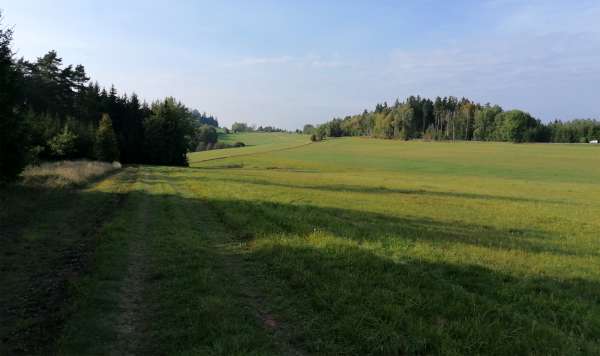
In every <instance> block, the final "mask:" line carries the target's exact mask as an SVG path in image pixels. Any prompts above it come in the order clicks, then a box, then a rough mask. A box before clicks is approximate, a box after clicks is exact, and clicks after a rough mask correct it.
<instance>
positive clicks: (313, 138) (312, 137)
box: [310, 134, 323, 142]
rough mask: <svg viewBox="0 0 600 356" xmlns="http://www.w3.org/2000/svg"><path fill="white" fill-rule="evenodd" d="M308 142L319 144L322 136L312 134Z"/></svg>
mask: <svg viewBox="0 0 600 356" xmlns="http://www.w3.org/2000/svg"><path fill="white" fill-rule="evenodd" d="M310 140H311V141H312V142H319V141H323V136H321V135H319V134H312V135H310Z"/></svg>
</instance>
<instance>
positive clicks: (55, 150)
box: [48, 125, 77, 158]
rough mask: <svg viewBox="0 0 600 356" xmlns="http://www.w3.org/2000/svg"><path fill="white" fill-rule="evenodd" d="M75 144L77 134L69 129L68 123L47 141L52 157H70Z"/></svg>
mask: <svg viewBox="0 0 600 356" xmlns="http://www.w3.org/2000/svg"><path fill="white" fill-rule="evenodd" d="M76 144H77V135H75V133H73V131H71V130H70V129H69V126H68V125H65V128H64V129H63V131H62V132H60V133H59V134H57V135H56V136H54V137H52V138H51V139H50V141H48V147H49V148H50V153H51V155H52V156H53V157H54V158H70V157H73V156H74V155H75V152H76Z"/></svg>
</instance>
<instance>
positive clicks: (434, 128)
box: [303, 96, 600, 143]
mask: <svg viewBox="0 0 600 356" xmlns="http://www.w3.org/2000/svg"><path fill="white" fill-rule="evenodd" d="M303 132H304V133H305V134H311V135H313V137H312V138H313V140H320V139H322V138H324V137H340V136H370V137H378V138H399V139H404V140H408V139H416V138H422V139H427V140H477V141H509V142H570V143H575V142H589V141H590V140H595V139H598V138H600V122H599V121H597V120H572V121H567V122H562V121H555V122H552V123H549V124H544V123H542V122H541V121H540V120H538V119H535V118H533V117H532V116H531V115H529V114H528V113H526V112H523V111H520V110H510V111H504V110H503V109H502V108H501V107H500V106H498V105H490V104H485V105H481V104H479V103H476V102H473V101H471V100H469V99H466V98H462V99H458V98H456V97H452V96H450V97H444V98H440V97H437V98H436V99H435V100H430V99H427V98H421V97H420V96H411V97H409V98H408V99H406V100H405V101H404V102H400V101H399V100H396V102H395V103H394V104H393V105H391V106H389V105H388V104H387V103H383V104H377V105H376V106H375V109H374V110H373V111H367V110H365V111H364V112H363V113H361V114H358V115H353V116H346V117H345V118H343V119H342V118H334V119H333V120H331V121H329V122H327V123H325V124H323V125H319V126H318V127H314V126H312V125H305V127H304V130H303Z"/></svg>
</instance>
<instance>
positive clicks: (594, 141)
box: [590, 140, 598, 144]
mask: <svg viewBox="0 0 600 356" xmlns="http://www.w3.org/2000/svg"><path fill="white" fill-rule="evenodd" d="M590 143H593V144H597V143H598V140H591V141H590Z"/></svg>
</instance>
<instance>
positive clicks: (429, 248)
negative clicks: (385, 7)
mask: <svg viewBox="0 0 600 356" xmlns="http://www.w3.org/2000/svg"><path fill="white" fill-rule="evenodd" d="M228 139H231V140H232V141H243V142H245V143H247V144H251V145H252V146H249V147H246V148H239V149H225V150H220V151H209V152H200V153H194V154H192V155H191V157H190V162H191V167H189V168H167V167H143V166H142V167H126V168H125V169H123V170H122V171H120V172H119V173H116V174H114V175H111V176H109V177H108V178H106V179H104V180H102V181H99V182H95V183H91V184H90V185H89V186H88V187H86V188H84V189H78V190H76V191H68V192H62V191H60V192H57V191H55V190H51V191H47V192H43V194H39V192H37V191H35V192H32V191H31V189H32V188H28V187H19V189H16V188H12V189H11V190H10V191H4V192H2V195H1V196H2V199H3V205H4V203H5V202H7V205H8V204H10V205H11V206H12V207H14V209H10V211H9V210H8V209H5V210H3V211H2V212H1V213H2V214H3V215H2V221H3V222H8V223H3V224H2V226H0V228H1V229H2V230H0V231H2V235H3V237H4V236H5V235H6V236H9V237H11V240H10V241H11V242H10V243H9V245H10V246H12V248H11V249H9V251H13V252H12V256H13V259H12V260H10V261H11V263H5V264H3V265H2V272H1V273H2V278H3V281H5V280H8V281H10V279H9V278H8V277H9V276H12V275H13V274H11V268H12V269H16V268H17V267H13V266H12V263H18V261H19V260H24V261H27V259H26V258H25V259H23V257H19V258H16V257H14V256H27V253H26V251H32V253H33V255H32V258H40V259H41V260H39V261H41V262H38V263H37V264H36V266H30V267H29V268H26V267H19V268H20V271H21V272H19V275H18V276H19V278H20V279H23V278H24V275H25V273H26V272H29V273H30V274H31V276H30V279H27V280H30V281H36V280H39V278H40V276H39V275H37V274H36V273H38V272H36V271H37V269H44V268H43V267H48V268H50V267H52V266H56V265H59V264H60V263H61V261H62V258H63V257H61V256H63V254H62V253H56V254H54V255H50V256H51V258H48V259H47V260H44V259H43V256H42V253H41V252H39V251H37V250H38V249H39V248H40V246H42V247H44V246H46V247H45V248H46V250H48V251H54V250H57V251H63V249H65V248H67V247H65V246H69V245H70V244H73V243H76V246H81V247H80V248H79V249H83V250H85V251H90V252H89V255H90V256H89V257H88V258H85V259H83V262H81V264H82V265H83V267H80V268H71V269H72V270H75V271H76V272H69V273H65V274H66V276H59V277H57V279H59V280H61V281H63V283H64V284H65V285H66V287H64V288H63V289H64V293H62V294H60V295H64V296H65V297H64V298H66V300H68V301H69V302H68V303H66V304H67V305H68V307H64V308H62V309H60V312H56V313H54V314H57V315H59V316H61V317H57V318H56V320H54V319H53V320H51V323H50V325H58V326H60V327H56V328H54V330H55V331H54V334H52V338H49V339H45V338H44V337H42V336H40V335H43V333H42V331H43V330H44V327H45V326H47V325H49V324H48V320H45V319H44V318H39V317H38V318H34V317H32V316H31V313H30V311H29V310H28V309H27V307H26V306H25V307H24V306H22V305H21V304H20V302H19V298H17V297H16V298H14V299H11V300H10V301H7V303H12V308H5V309H6V310H9V311H7V312H6V314H5V316H3V318H6V320H9V321H11V322H10V323H8V324H5V325H4V327H3V328H2V329H0V332H2V335H0V337H1V340H3V345H4V350H13V351H14V350H16V351H17V352H15V353H35V352H26V351H23V349H25V348H26V349H27V350H29V351H31V350H38V352H39V350H57V352H58V353H61V354H109V353H116V352H117V351H120V352H123V353H132V354H148V353H151V354H184V355H192V354H201V355H204V354H221V355H232V354H239V355H248V354H255V355H268V354H273V355H280V354H290V355H294V354H299V355H302V354H326V355H332V354H346V355H354V354H377V355H380V354H387V355H396V354H444V355H459V354H491V355H494V354H495V355H506V354H539V355H551V354H553V355H578V354H580V355H591V354H600V297H599V296H600V243H599V238H600V218H598V217H599V216H600V189H599V188H600V186H599V183H598V182H599V178H600V150H599V149H598V148H596V147H592V146H586V145H543V144H540V145H514V144H501V143H455V144H452V143H426V142H416V141H415V142H400V141H383V140H373V139H361V138H342V139H333V140H328V141H325V142H320V143H314V144H308V145H306V144H305V143H306V142H307V141H308V139H307V137H306V136H302V135H287V134H244V135H242V136H236V137H231V138H228ZM63 195H64V196H68V197H69V198H68V199H69V200H68V202H69V203H68V204H67V203H61V204H60V206H58V207H57V209H56V210H52V209H49V207H50V206H53V205H52V204H57V202H58V200H57V199H58V198H59V197H61V196H63ZM23 196H25V197H30V198H32V199H33V197H35V199H34V200H32V201H27V203H24V202H23V201H22V200H19V199H18V197H23ZM64 196H63V198H61V199H65V198H64ZM61 201H62V200H61ZM53 202H54V203H53ZM79 216H81V218H78V217H79ZM74 219H77V221H78V223H76V224H75V223H73V224H72V222H73V220H74ZM80 230H81V231H80ZM57 241H62V242H61V243H60V244H58V242H57ZM57 244H58V245H59V247H60V246H62V248H63V249H61V248H58V247H57V246H55V245H57ZM47 245H48V246H47ZM67 250H69V249H68V248H67ZM36 251H37V252H36ZM69 251H70V250H69ZM17 252H18V253H21V255H18V254H17ZM3 253H4V255H3V259H4V258H6V257H5V256H7V253H6V252H3ZM52 256H54V257H52ZM68 256H70V255H68ZM6 261H9V260H6ZM86 261H87V262H86ZM71 269H69V270H71ZM39 273H41V272H39ZM42 277H43V275H42ZM12 283H13V285H21V286H22V289H23V290H24V291H25V292H22V293H25V294H27V292H26V291H27V289H26V288H25V287H24V286H26V284H27V283H26V282H23V281H22V280H21V281H13V282H12ZM19 283H20V284H19ZM7 285H10V283H9V284H5V285H4V287H6V286H7ZM7 290H8V289H5V290H3V291H2V292H5V291H7ZM11 293H16V294H18V291H14V292H11ZM40 298H41V299H40ZM38 299H39V300H43V296H41V297H39V298H38ZM57 303H58V301H57ZM63 303H64V302H63ZM17 311H18V312H17ZM38 314H39V313H38ZM38 314H33V315H38ZM54 314H51V315H54ZM26 317H29V319H27V318H26ZM23 320H28V321H29V323H27V322H23ZM6 325H9V326H6ZM15 330H16V332H15ZM31 340H34V342H32V341H31ZM14 345H21V346H19V348H14ZM40 345H41V346H40ZM9 347H12V348H9ZM2 350H3V349H1V348H0V351H2ZM0 353H1V352H0Z"/></svg>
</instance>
